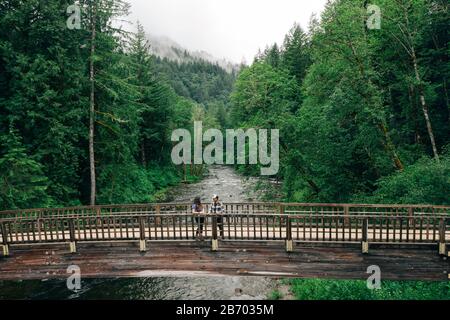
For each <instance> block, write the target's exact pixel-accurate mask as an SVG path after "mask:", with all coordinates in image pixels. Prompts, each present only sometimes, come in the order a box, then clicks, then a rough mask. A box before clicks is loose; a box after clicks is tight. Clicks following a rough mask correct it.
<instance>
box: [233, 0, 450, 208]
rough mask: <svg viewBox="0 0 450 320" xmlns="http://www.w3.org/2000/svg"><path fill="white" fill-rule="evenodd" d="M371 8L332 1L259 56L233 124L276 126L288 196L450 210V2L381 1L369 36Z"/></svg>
mask: <svg viewBox="0 0 450 320" xmlns="http://www.w3.org/2000/svg"><path fill="white" fill-rule="evenodd" d="M366 2H367V1H361V0H338V1H330V2H329V3H328V4H327V6H326V9H325V10H324V12H323V14H322V16H321V18H320V19H317V18H315V19H312V21H311V24H310V26H309V30H307V31H305V30H302V29H301V28H300V27H299V26H297V25H296V26H294V27H293V28H292V30H291V31H290V33H289V34H288V35H287V36H286V39H285V41H284V44H283V45H282V46H281V48H279V47H278V46H277V45H274V46H272V47H269V48H268V49H267V50H265V52H263V53H262V54H260V55H259V56H258V57H257V58H256V59H255V61H254V63H253V64H252V65H251V66H250V67H248V68H246V69H245V70H243V71H242V72H241V73H240V75H239V77H238V80H237V83H236V88H235V90H234V92H233V94H232V97H231V98H232V105H233V108H232V119H233V124H234V125H235V126H243V127H264V128H274V129H280V131H281V132H280V139H281V141H280V144H281V148H280V149H281V155H280V157H281V159H280V164H281V167H282V168H281V171H280V174H279V175H280V176H279V178H281V179H282V180H283V181H284V184H283V190H284V194H285V196H286V200H289V201H302V202H316V201H317V202H369V203H371V202H374V203H433V204H450V153H449V151H450V150H449V143H450V119H449V116H450V113H449V110H450V109H449V108H450V106H449V74H450V73H449V72H450V64H449V59H448V57H449V52H450V51H449V50H450V48H449V28H448V27H449V25H450V24H449V23H450V15H449V3H448V1H446V0H379V1H376V3H377V5H378V6H379V7H380V8H381V12H382V20H381V28H380V29H369V28H367V27H366V21H367V19H368V17H369V15H368V13H367V9H366V4H367V3H366ZM240 170H241V171H242V172H246V173H248V174H253V173H257V171H256V168H254V167H241V168H240Z"/></svg>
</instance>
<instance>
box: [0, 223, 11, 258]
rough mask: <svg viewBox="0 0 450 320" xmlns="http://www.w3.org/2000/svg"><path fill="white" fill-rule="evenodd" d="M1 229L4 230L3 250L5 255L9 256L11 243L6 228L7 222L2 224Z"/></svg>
mask: <svg viewBox="0 0 450 320" xmlns="http://www.w3.org/2000/svg"><path fill="white" fill-rule="evenodd" d="M0 231H1V232H2V238H3V243H2V245H1V246H2V251H3V256H4V257H8V256H9V244H8V232H7V229H6V223H2V224H0Z"/></svg>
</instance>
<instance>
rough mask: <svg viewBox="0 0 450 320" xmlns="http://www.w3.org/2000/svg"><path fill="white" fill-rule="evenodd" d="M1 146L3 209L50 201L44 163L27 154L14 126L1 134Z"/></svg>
mask: <svg viewBox="0 0 450 320" xmlns="http://www.w3.org/2000/svg"><path fill="white" fill-rule="evenodd" d="M0 146H1V149H0V150H2V152H0V199H1V203H0V210H5V209H17V208H21V207H23V206H24V205H29V204H31V205H33V206H34V207H37V208H40V207H45V206H47V205H50V204H51V203H52V201H51V198H49V197H48V196H47V194H46V190H47V187H48V179H47V177H46V176H44V174H43V170H42V165H40V164H39V163H38V162H36V161H35V160H33V159H31V158H29V157H28V156H27V154H26V149H25V148H24V147H23V145H22V143H21V141H20V140H19V138H18V136H17V133H16V132H14V131H12V130H11V131H10V133H9V134H8V135H7V136H3V137H0Z"/></svg>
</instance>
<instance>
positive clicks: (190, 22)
mask: <svg viewBox="0 0 450 320" xmlns="http://www.w3.org/2000/svg"><path fill="white" fill-rule="evenodd" d="M127 1H128V2H129V3H130V4H131V5H132V8H131V10H132V14H131V16H130V17H129V19H130V20H132V21H133V22H135V21H136V20H139V21H140V22H141V23H142V24H143V26H144V27H145V30H146V31H147V32H149V33H152V34H154V35H156V36H167V37H169V38H171V39H172V40H174V41H175V42H178V43H179V44H180V45H182V46H183V47H185V48H187V49H189V50H191V51H192V50H204V51H207V52H209V53H211V54H212V55H214V56H216V57H217V58H227V59H228V60H231V61H233V62H236V63H239V62H241V61H242V58H245V59H246V61H247V62H251V61H252V60H253V57H254V56H255V55H256V53H257V52H258V49H259V48H261V49H264V48H265V46H266V45H267V44H271V43H274V42H278V43H279V44H280V43H282V41H283V38H284V35H285V34H286V33H287V32H288V31H289V29H290V28H291V27H292V25H293V24H294V22H298V23H300V25H301V26H302V27H304V28H305V29H306V28H307V26H308V22H309V19H310V17H311V14H312V13H314V12H315V13H317V14H320V12H321V11H322V9H323V7H324V6H325V3H326V0H127Z"/></svg>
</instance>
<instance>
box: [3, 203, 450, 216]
mask: <svg viewBox="0 0 450 320" xmlns="http://www.w3.org/2000/svg"><path fill="white" fill-rule="evenodd" d="M205 204H206V205H209V204H210V203H205ZM191 205H192V204H191V203H187V202H174V203H147V204H113V205H96V206H73V207H58V208H31V209H17V210H4V211H0V216H2V215H6V214H23V213H37V212H43V211H52V212H55V211H56V212H57V211H75V210H98V209H119V208H129V209H135V208H148V207H154V208H156V207H165V206H175V207H176V206H187V207H190V206H191ZM223 205H228V206H230V205H231V206H233V205H234V206H246V205H249V206H251V205H260V206H273V207H284V208H286V207H309V208H313V207H324V208H343V209H344V208H380V209H420V208H423V209H439V210H442V209H443V210H449V212H450V206H443V205H423V204H418V205H414V204H336V203H284V202H223Z"/></svg>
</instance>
